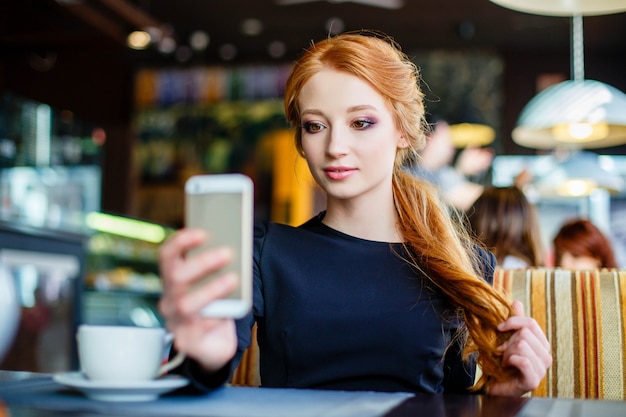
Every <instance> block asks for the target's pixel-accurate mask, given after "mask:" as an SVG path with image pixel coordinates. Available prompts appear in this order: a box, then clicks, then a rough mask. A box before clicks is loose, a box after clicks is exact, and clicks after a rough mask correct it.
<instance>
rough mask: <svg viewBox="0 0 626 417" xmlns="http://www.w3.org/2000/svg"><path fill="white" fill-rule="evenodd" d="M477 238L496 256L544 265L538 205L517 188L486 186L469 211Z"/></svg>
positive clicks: (499, 258)
mask: <svg viewBox="0 0 626 417" xmlns="http://www.w3.org/2000/svg"><path fill="white" fill-rule="evenodd" d="M468 218H469V221H470V224H471V226H472V229H473V231H474V233H475V234H476V237H477V238H478V239H479V240H480V241H481V242H482V243H483V244H484V245H485V246H486V247H487V248H488V249H489V250H491V251H492V252H493V254H494V255H495V257H496V259H497V261H498V263H503V262H504V258H506V257H507V256H515V257H517V258H520V259H523V260H524V261H525V262H526V263H527V264H528V265H529V266H541V265H544V253H543V246H542V244H541V236H540V232H541V229H540V228H539V219H538V216H537V212H536V209H535V206H533V205H532V204H531V203H530V202H529V201H528V199H527V198H526V196H525V195H524V192H523V191H522V190H520V189H519V188H518V187H515V186H511V187H487V188H485V190H484V191H483V192H482V194H481V195H480V197H478V199H477V200H476V201H475V202H474V204H473V205H472V207H471V208H470V209H469V210H468Z"/></svg>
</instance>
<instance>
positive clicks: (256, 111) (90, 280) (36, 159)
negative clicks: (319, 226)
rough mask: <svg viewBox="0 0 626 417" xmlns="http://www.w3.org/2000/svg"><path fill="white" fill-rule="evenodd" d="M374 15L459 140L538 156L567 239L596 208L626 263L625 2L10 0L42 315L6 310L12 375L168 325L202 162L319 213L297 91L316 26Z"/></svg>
mask: <svg viewBox="0 0 626 417" xmlns="http://www.w3.org/2000/svg"><path fill="white" fill-rule="evenodd" d="M361 29H372V30H379V31H382V32H384V33H386V34H388V35H391V36H392V37H393V38H394V39H395V40H396V41H397V42H398V43H399V44H400V45H401V46H402V49H403V51H404V52H406V53H407V54H408V55H409V56H410V57H411V58H412V59H413V60H414V62H415V63H416V64H417V66H418V67H419V69H420V71H421V75H422V80H421V82H422V83H423V87H424V90H425V92H426V110H427V112H428V113H429V114H430V115H433V116H435V115H436V116H439V117H441V118H443V119H444V120H446V121H447V122H449V123H450V125H451V126H452V127H453V128H454V130H453V135H452V139H453V141H454V144H455V146H456V148H457V151H460V150H461V149H463V148H465V147H468V146H479V147H489V148H491V149H493V151H494V154H495V157H494V159H493V162H492V164H491V166H490V168H489V169H488V170H487V171H486V172H484V173H481V174H479V175H475V176H472V177H471V178H468V179H469V180H470V181H472V182H475V183H478V184H481V185H485V186H486V185H496V186H507V185H511V184H512V183H513V181H514V178H515V176H516V175H517V174H519V173H520V172H521V171H523V170H526V171H528V172H529V173H530V174H531V177H532V180H531V181H530V182H529V183H528V184H527V185H526V188H525V192H526V194H527V196H528V197H529V200H530V201H532V202H533V203H534V204H535V205H536V207H537V208H538V213H539V215H540V216H539V217H540V222H541V225H542V236H541V239H542V241H543V242H544V245H545V246H546V248H549V247H550V242H551V239H552V237H553V236H554V233H555V232H556V231H557V229H558V227H559V225H560V224H561V223H562V222H563V221H565V220H566V219H568V218H570V217H585V218H589V219H591V220H592V221H593V222H594V223H595V224H596V225H598V226H599V227H600V228H601V229H602V230H603V231H604V232H605V233H606V234H607V236H609V237H610V239H611V242H612V243H613V245H614V248H615V252H616V255H617V258H618V261H619V266H620V268H626V183H625V181H626V93H625V92H626V77H625V76H624V74H625V73H626V2H625V1H619V0H613V1H611V0H586V1H585V0H577V1H569V2H568V1H558V0H554V1H549V0H543V1H542V0H526V1H524V0H420V1H412V0H228V1H209V0H206V1H200V0H176V1H171V0H4V1H3V2H2V3H1V4H0V199H1V201H2V204H1V206H0V265H1V266H2V268H3V269H4V270H6V273H3V277H2V278H4V275H6V276H7V277H9V279H8V281H12V282H13V284H11V285H12V286H13V287H14V288H13V289H12V290H13V291H14V293H15V294H16V297H14V300H13V301H11V299H10V298H7V297H4V298H3V296H4V295H5V294H8V293H9V292H8V291H9V290H10V289H11V288H9V284H6V283H4V282H0V303H3V304H5V305H9V304H15V305H16V306H15V309H18V310H21V316H20V318H19V320H17V321H16V322H15V323H14V324H13V325H4V324H3V323H1V322H3V321H7V320H8V317H9V314H8V313H7V314H4V313H0V324H2V325H3V326H4V327H5V328H6V329H7V330H6V331H5V330H4V329H2V328H0V330H2V331H3V332H4V334H0V369H2V370H16V371H36V372H58V371H65V370H69V369H75V367H76V351H75V346H74V344H73V339H72V337H71V335H72V334H73V333H74V332H75V329H76V325H77V324H78V323H94V324H116V325H117V324H121V325H134V326H145V327H158V326H162V325H163V323H162V321H161V318H160V317H159V314H158V312H157V308H156V305H157V301H158V298H159V294H160V291H161V283H160V281H159V276H158V268H157V250H158V247H159V244H160V243H161V242H163V240H164V239H166V238H167V236H168V235H169V234H171V233H172V232H173V231H174V230H176V229H177V228H179V227H181V226H183V224H184V183H185V181H186V180H187V179H188V178H189V177H191V176H193V175H196V174H213V173H228V172H239V173H244V174H246V175H249V176H250V177H251V178H253V180H254V182H255V196H254V205H255V213H254V215H255V218H256V219H258V220H273V221H277V222H282V223H288V224H293V225H297V224H300V223H302V222H304V221H305V220H306V219H308V218H309V217H311V216H312V215H313V214H315V213H316V212H317V211H319V210H320V207H321V205H322V204H323V195H321V193H320V191H319V190H318V189H316V187H315V186H314V185H313V182H312V180H311V179H310V178H309V176H308V171H307V168H306V164H303V162H302V161H301V160H297V155H296V153H295V150H293V149H292V148H291V147H290V145H289V143H290V141H291V140H292V133H291V132H290V130H289V129H288V126H287V125H286V122H285V119H284V113H283V108H282V102H281V98H282V94H283V85H284V81H285V79H286V77H287V74H288V73H289V70H290V68H291V65H292V63H293V61H294V60H295V59H296V58H297V57H298V55H299V54H300V52H301V51H302V50H303V49H304V48H305V47H306V46H308V45H309V44H310V43H311V42H312V41H314V40H320V39H323V38H324V37H327V36H333V35H334V34H338V33H342V32H346V31H354V30H361ZM294 161H296V163H295V164H296V167H295V170H296V174H295V175H294ZM548 255H549V254H548ZM548 258H549V256H548ZM5 281H6V280H5ZM4 289H6V291H5V290H4ZM3 308H4V309H6V306H0V310H1V309H3ZM622 308H623V307H622ZM3 311H4V310H3ZM7 311H8V310H7ZM624 311H626V310H624ZM44 316H45V317H46V318H45V319H44V318H43V317H44ZM3 317H4V318H3ZM622 320H623V317H622ZM44 358H45V360H44Z"/></svg>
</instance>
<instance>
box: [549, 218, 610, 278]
mask: <svg viewBox="0 0 626 417" xmlns="http://www.w3.org/2000/svg"><path fill="white" fill-rule="evenodd" d="M553 243H554V262H555V264H556V265H557V266H560V265H561V259H562V258H563V254H564V253H565V252H569V253H570V254H572V255H573V256H577V257H578V256H588V257H591V258H594V259H597V260H598V261H600V267H601V268H617V262H616V260H615V254H614V253H613V248H612V246H611V242H610V241H609V239H608V238H607V237H606V236H605V235H604V234H603V233H602V232H601V231H600V229H598V227H597V226H596V225H594V224H593V223H592V222H591V221H589V220H586V219H574V220H570V221H568V222H566V223H565V224H563V226H561V229H559V231H558V232H557V234H556V236H555V237H554V241H553Z"/></svg>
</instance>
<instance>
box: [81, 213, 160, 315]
mask: <svg viewBox="0 0 626 417" xmlns="http://www.w3.org/2000/svg"><path fill="white" fill-rule="evenodd" d="M85 223H86V225H87V227H88V228H89V230H90V237H89V241H88V246H87V273H86V276H85V282H84V294H83V322H85V323H89V324H116V325H134V326H143V327H158V326H162V324H163V323H162V321H161V318H160V317H159V314H158V312H157V303H158V299H159V297H160V295H161V289H162V287H161V281H160V278H159V275H158V260H157V257H158V249H159V245H160V243H161V242H162V241H163V240H164V239H166V238H167V236H168V235H169V234H170V233H171V229H168V228H166V227H163V226H161V225H158V224H154V223H150V222H145V221H140V220H137V219H131V218H128V217H122V216H114V215H110V214H105V213H90V214H88V216H87V217H86V222H85Z"/></svg>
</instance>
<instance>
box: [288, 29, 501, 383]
mask: <svg viewBox="0 0 626 417" xmlns="http://www.w3.org/2000/svg"><path fill="white" fill-rule="evenodd" d="M325 68H332V69H335V70H338V71H342V72H346V73H349V74H352V75H355V76H357V77H359V78H360V79H363V80H365V81H367V82H369V83H370V84H371V86H372V87H373V88H374V89H376V90H377V91H378V93H380V94H381V95H382V96H383V97H384V99H385V100H386V101H387V103H388V104H389V105H390V107H391V108H392V110H393V113H394V119H395V123H396V125H397V126H398V128H399V129H400V130H401V132H402V133H403V135H404V138H405V139H406V140H407V142H408V143H409V146H408V147H407V148H403V149H399V150H398V151H397V154H396V159H395V165H394V172H393V179H392V187H393V195H394V202H395V206H396V209H397V212H398V218H399V225H398V227H399V229H400V232H401V233H402V235H403V238H404V245H405V247H406V248H407V253H408V254H409V257H410V258H409V259H407V262H409V263H410V264H411V265H412V266H413V267H414V268H416V269H418V270H421V271H423V272H424V273H425V274H426V275H427V277H428V279H429V280H430V282H431V283H432V284H433V285H434V286H435V287H437V288H438V289H439V290H440V291H441V292H442V293H443V294H444V295H445V296H446V297H447V298H448V300H449V301H450V303H451V305H452V306H454V308H455V311H456V312H457V313H458V314H459V315H460V316H461V318H462V319H463V322H464V325H465V328H464V331H463V333H462V334H461V336H460V337H465V342H466V343H465V348H464V357H465V358H466V359H467V358H469V357H470V355H472V354H473V353H476V352H477V353H478V358H477V361H478V363H479V365H480V366H481V368H482V372H483V375H482V376H481V379H480V380H479V381H478V382H477V383H476V384H475V386H474V388H475V389H480V388H483V387H484V386H485V385H488V384H489V382H490V381H493V380H502V379H504V378H506V377H507V376H508V375H511V372H512V371H511V370H510V369H503V367H502V365H501V356H500V355H499V354H498V352H497V349H496V347H497V346H499V344H501V343H502V342H503V341H504V340H505V339H506V338H507V337H508V334H507V335H503V334H501V333H500V332H499V331H498V330H497V325H498V324H499V323H500V322H502V321H504V320H505V319H506V318H507V317H508V316H510V314H511V307H510V306H509V304H508V303H507V301H506V300H505V299H504V298H503V296H502V295H501V294H500V293H498V292H497V291H495V290H494V289H493V287H491V286H490V285H489V284H488V283H487V282H486V281H485V280H484V279H483V278H482V277H481V276H480V273H479V272H478V268H479V267H478V265H479V263H480V262H479V260H478V259H476V256H477V254H476V251H475V247H473V246H472V245H473V241H472V239H471V238H470V236H469V235H467V233H466V232H465V229H464V225H462V224H461V223H460V221H461V220H462V219H460V220H459V221H455V220H454V219H453V217H451V216H450V211H449V210H451V209H449V208H448V207H447V206H446V205H444V204H443V203H442V200H441V198H440V196H439V193H438V192H437V191H436V189H435V187H433V186H431V185H430V184H427V183H426V182H424V181H422V180H419V179H417V178H416V177H414V176H412V175H411V174H409V173H407V172H405V170H404V169H403V166H405V164H406V163H407V162H408V161H409V160H410V159H411V158H415V156H416V154H417V153H418V151H419V150H420V149H422V148H423V146H424V143H425V141H426V136H425V133H426V129H427V124H426V122H425V117H424V113H425V109H424V104H423V92H422V91H421V90H420V88H419V71H418V69H417V67H416V66H415V64H414V63H413V62H411V60H410V59H409V58H408V57H407V56H406V55H405V54H404V53H403V52H402V51H401V49H400V47H399V46H398V45H397V44H396V43H395V42H394V41H393V40H392V39H390V38H389V37H386V36H384V35H381V34H380V33H372V32H359V33H345V34H342V35H337V36H335V37H331V38H327V39H324V40H322V41H320V42H318V43H315V44H312V45H311V46H310V47H309V48H308V49H307V50H306V51H305V52H304V53H303V55H302V56H301V57H300V59H299V60H298V61H297V62H296V65H295V66H294V69H293V70H292V72H291V74H290V76H289V78H288V80H287V84H286V89H285V113H286V115H287V119H288V120H289V122H290V123H291V125H292V126H293V127H294V128H295V131H296V134H295V140H296V147H297V148H298V151H299V152H300V153H301V154H302V142H301V140H302V138H301V131H300V129H299V126H300V109H299V107H298V96H299V93H300V91H301V90H302V87H303V86H304V84H305V83H306V82H307V81H308V80H309V79H310V78H311V77H312V76H313V75H315V74H316V73H318V72H319V71H320V70H322V69H325Z"/></svg>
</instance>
